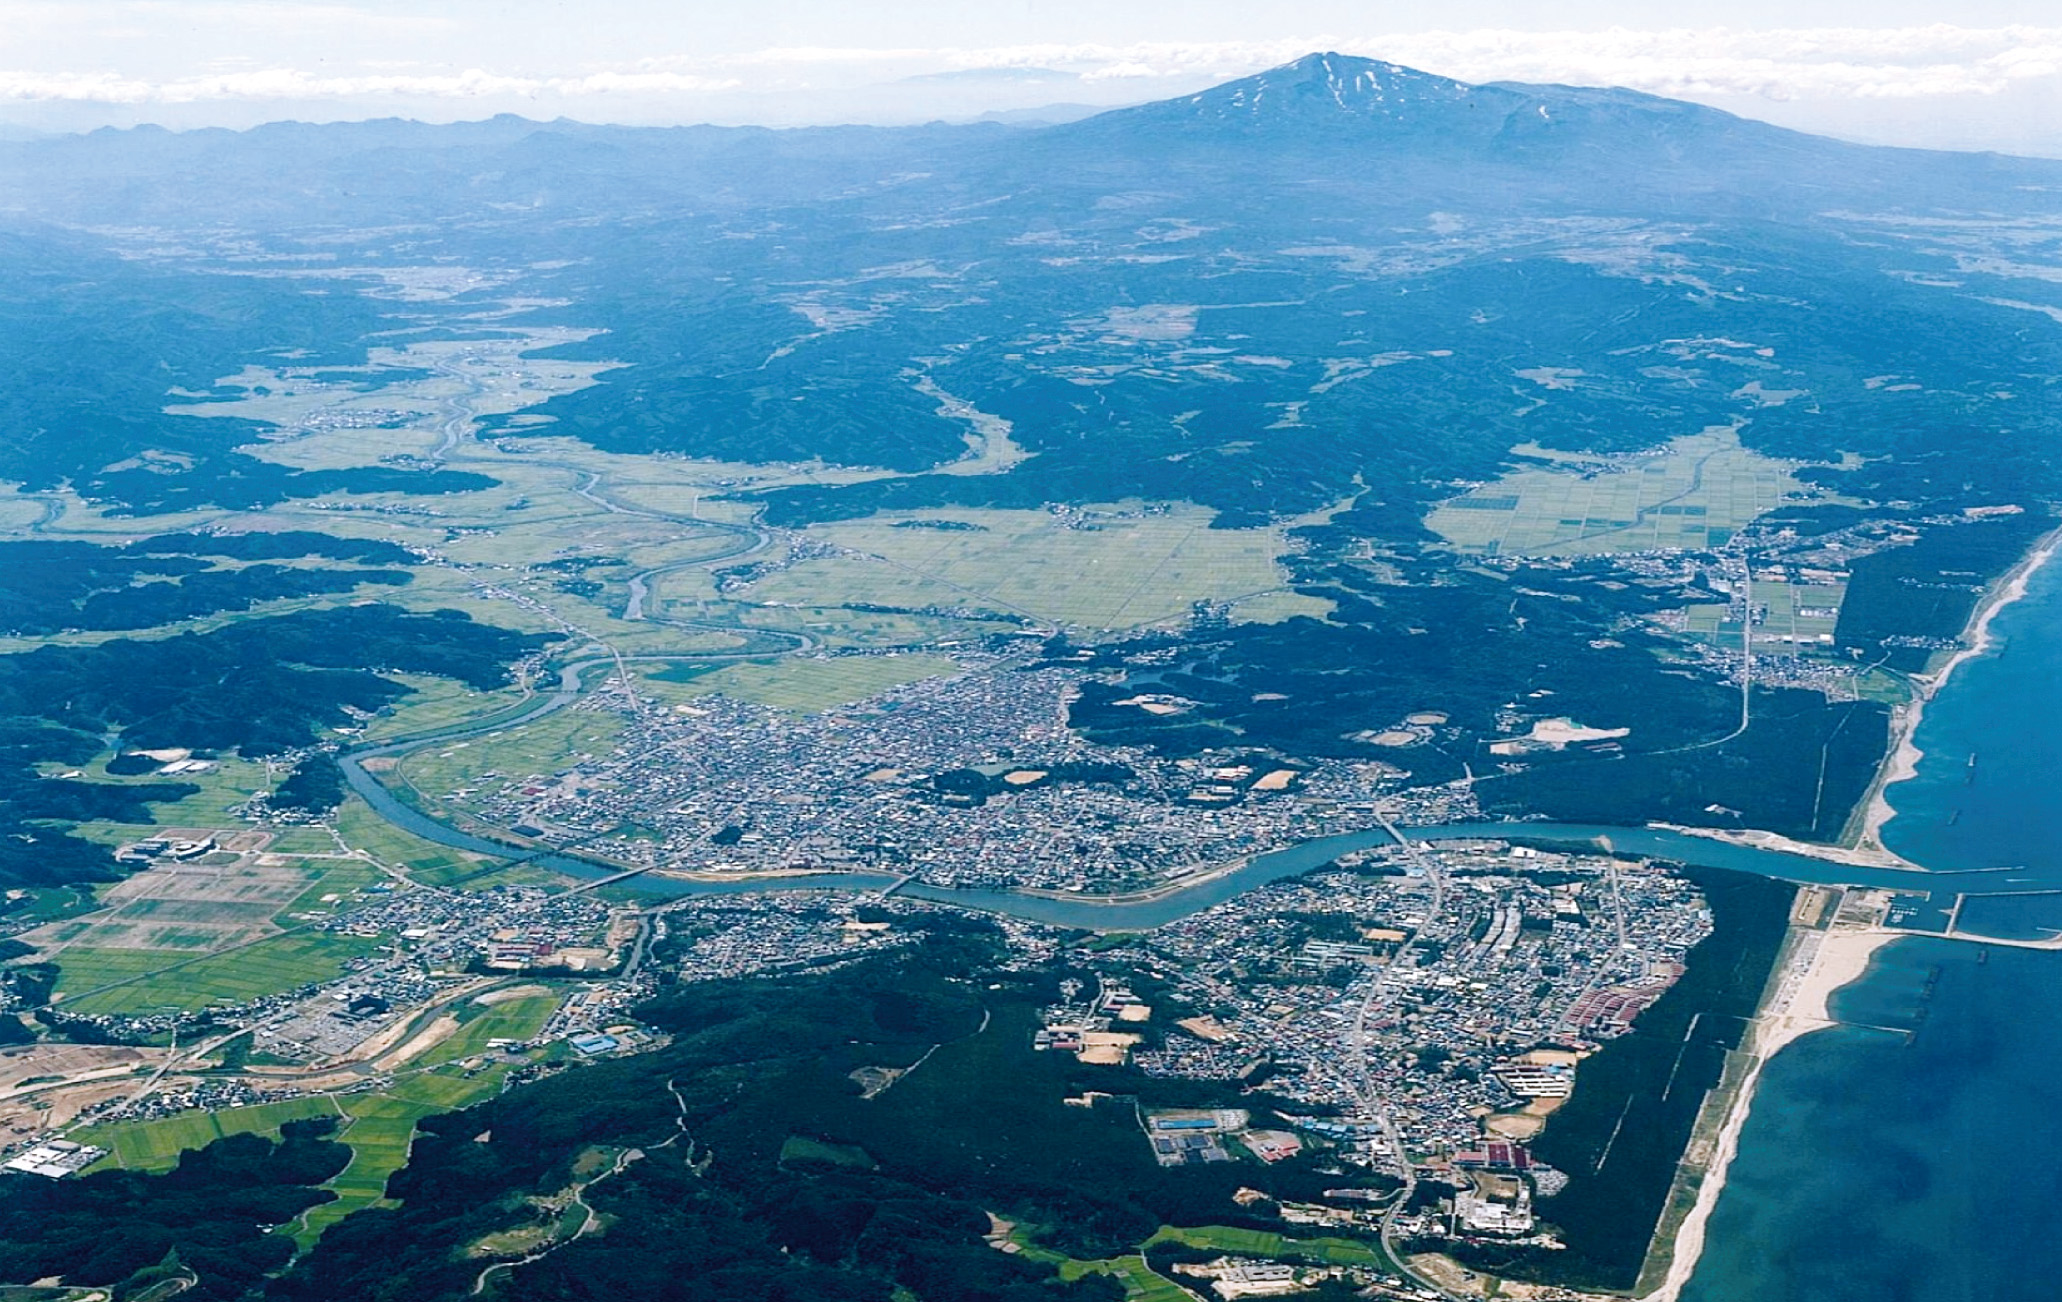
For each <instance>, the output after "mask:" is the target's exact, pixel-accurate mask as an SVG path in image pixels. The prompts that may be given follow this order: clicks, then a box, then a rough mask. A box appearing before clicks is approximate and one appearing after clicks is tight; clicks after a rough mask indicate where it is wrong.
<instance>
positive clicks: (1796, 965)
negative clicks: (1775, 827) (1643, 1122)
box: [1639, 921, 1906, 1302]
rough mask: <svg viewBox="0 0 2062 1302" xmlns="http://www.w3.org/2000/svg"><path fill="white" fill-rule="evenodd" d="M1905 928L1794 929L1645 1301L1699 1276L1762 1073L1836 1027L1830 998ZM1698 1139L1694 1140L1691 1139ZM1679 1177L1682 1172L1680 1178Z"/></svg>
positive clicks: (1673, 1292) (1660, 1301)
mask: <svg viewBox="0 0 2062 1302" xmlns="http://www.w3.org/2000/svg"><path fill="white" fill-rule="evenodd" d="M1904 934H1906V933H1901V932H1894V931H1886V930H1883V929H1882V928H1881V927H1879V926H1878V925H1876V924H1875V923H1874V922H1873V921H1872V922H1869V923H1866V924H1864V925H1861V926H1858V927H1847V928H1842V927H1840V926H1839V925H1838V923H1837V922H1836V923H1835V925H1834V927H1832V928H1830V929H1828V930H1825V931H1820V930H1817V929H1815V928H1807V927H1793V928H1792V930H1791V940H1790V943H1789V944H1788V945H1786V946H1785V950H1784V954H1783V958H1782V960H1781V961H1780V962H1779V963H1778V965H1777V967H1776V970H1775V972H1774V973H1773V974H1772V975H1771V977H1770V981H1769V987H1768V989H1767V991H1766V992H1765V993H1764V994H1763V997H1762V1007H1761V1009H1760V1010H1759V1011H1757V1012H1756V1014H1755V1018H1754V1025H1753V1027H1752V1029H1751V1030H1750V1031H1749V1032H1748V1041H1747V1044H1746V1046H1745V1047H1743V1049H1742V1050H1741V1051H1740V1052H1741V1053H1743V1054H1744V1055H1745V1057H1746V1060H1747V1061H1748V1063H1749V1065H1748V1067H1747V1069H1746V1073H1745V1075H1744V1076H1743V1077H1741V1079H1740V1081H1739V1084H1738V1086H1737V1087H1736V1089H1735V1091H1734V1094H1733V1098H1732V1101H1731V1103H1730V1105H1729V1106H1727V1107H1726V1108H1725V1119H1724V1121H1723V1122H1722V1123H1721V1124H1720V1126H1719V1129H1718V1132H1717V1134H1716V1136H1715V1137H1714V1138H1713V1140H1712V1147H1711V1154H1710V1157H1709V1158H1708V1159H1707V1160H1706V1162H1705V1164H1704V1167H1703V1170H1702V1172H1701V1173H1700V1174H1699V1175H1697V1176H1695V1177H1694V1179H1695V1180H1696V1197H1695V1201H1694V1202H1693V1203H1692V1204H1691V1206H1690V1209H1689V1212H1688V1214H1687V1215H1685V1216H1684V1218H1683V1220H1682V1223H1681V1224H1680V1225H1679V1226H1677V1227H1676V1230H1675V1233H1674V1236H1673V1240H1672V1242H1671V1243H1670V1245H1669V1255H1668V1271H1667V1274H1666V1276H1665V1277H1664V1278H1663V1279H1662V1281H1661V1283H1660V1284H1659V1286H1657V1287H1656V1288H1654V1289H1652V1290H1651V1291H1649V1292H1646V1293H1643V1294H1640V1295H1639V1297H1640V1302H1678V1299H1679V1297H1680V1296H1681V1293H1682V1290H1683V1287H1684V1286H1685V1285H1686V1284H1688V1283H1689V1282H1690V1279H1691V1277H1692V1276H1693V1275H1695V1274H1696V1270H1697V1263H1698V1261H1699V1260H1700V1259H1701V1258H1702V1256H1703V1254H1704V1238H1705V1234H1706V1232H1707V1231H1708V1229H1709V1225H1710V1220H1711V1213H1712V1211H1713V1209H1715V1208H1716V1207H1717V1206H1718V1200H1719V1195H1720V1194H1722V1193H1723V1192H1724V1191H1725V1183H1726V1175H1727V1172H1728V1171H1729V1169H1730V1168H1731V1166H1732V1162H1733V1159H1734V1158H1735V1157H1736V1156H1738V1155H1739V1151H1740V1135H1741V1133H1742V1132H1743V1131H1744V1130H1745V1129H1746V1125H1747V1118H1748V1115H1749V1114H1750V1113H1751V1112H1752V1111H1753V1107H1754V1096H1755V1093H1756V1092H1757V1090H1758V1089H1759V1087H1760V1084H1761V1075H1762V1071H1763V1069H1764V1068H1765V1067H1767V1065H1768V1063H1769V1061H1770V1060H1771V1059H1773V1058H1774V1057H1775V1056H1776V1054H1777V1053H1779V1052H1781V1051H1782V1050H1783V1049H1784V1048H1786V1047H1788V1046H1789V1045H1790V1044H1792V1043H1794V1042H1795V1041H1797V1040H1799V1039H1802V1038H1803V1037H1804V1036H1807V1035H1809V1034H1811V1033H1812V1032H1813V1031H1819V1030H1824V1029H1825V1028H1827V1027H1830V1026H1835V1025H1838V1023H1837V1022H1836V1021H1834V1020H1833V1018H1832V1013H1831V1004H1832V998H1833V995H1834V993H1835V992H1836V991H1838V990H1840V989H1842V988H1843V987H1845V986H1847V985H1850V984H1852V983H1853V982H1855V981H1857V980H1860V979H1861V977H1862V976H1863V975H1864V974H1865V973H1867V971H1868V969H1869V964H1870V962H1871V961H1872V960H1873V959H1874V957H1875V955H1876V952H1877V951H1878V950H1880V949H1882V948H1883V947H1884V946H1885V945H1888V944H1889V943H1890V942H1891V941H1893V940H1897V939H1899V938H1900V937H1901V936H1902V935H1904ZM1693 1142H1694V1141H1693ZM1678 1178H1679V1179H1681V1178H1683V1177H1678Z"/></svg>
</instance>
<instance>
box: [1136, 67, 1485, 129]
mask: <svg viewBox="0 0 2062 1302" xmlns="http://www.w3.org/2000/svg"><path fill="white" fill-rule="evenodd" d="M1480 93H1481V92H1480V89H1479V88H1478V87H1474V86H1470V85H1468V84H1467V83H1466V82H1460V81H1455V80H1453V79H1452V78H1451V77H1441V76H1437V75H1435V74H1433V73H1429V72H1420V71H1418V70H1417V69H1416V68H1406V67H1404V66H1403V65H1402V64H1399V63H1384V62H1381V61H1380V60H1376V59H1363V58H1358V57H1355V56H1353V55H1349V54H1337V53H1321V54H1306V55H1304V56H1303V57H1302V58H1300V59H1297V60H1296V61H1295V62H1293V63H1285V64H1283V65H1282V66H1281V67H1279V68H1270V69H1268V70H1267V71H1266V72H1259V73H1255V74H1253V75H1252V76H1250V77H1242V78H1240V79H1239V80H1237V81H1232V82H1226V83H1225V84H1224V85H1222V86H1216V87H1213V88H1211V89H1210V90H1206V91H1204V92H1202V93H1201V94H1198V95H1191V96H1189V97H1187V98H1186V99H1181V100H1173V101H1169V102H1170V104H1173V105H1183V106H1186V107H1188V108H1190V109H1192V110H1193V111H1194V113H1195V116H1196V117H1198V118H1202V119H1206V120H1208V119H1217V120H1226V119H1239V118H1265V117H1282V116H1287V117H1296V118H1310V117H1338V116H1346V117H1356V118H1389V119H1395V118H1402V117H1406V116H1411V115H1414V114H1415V113H1417V112H1421V111H1422V110H1424V109H1426V108H1444V107H1447V106H1450V105H1453V104H1457V103H1461V102H1464V101H1467V100H1469V99H1471V98H1474V97H1476V96H1478V95H1479V94H1480Z"/></svg>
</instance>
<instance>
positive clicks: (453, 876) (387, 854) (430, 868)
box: [336, 795, 565, 890]
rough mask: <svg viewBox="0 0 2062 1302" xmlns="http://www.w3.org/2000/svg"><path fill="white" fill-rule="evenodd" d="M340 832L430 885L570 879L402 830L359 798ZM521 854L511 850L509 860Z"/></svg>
mask: <svg viewBox="0 0 2062 1302" xmlns="http://www.w3.org/2000/svg"><path fill="white" fill-rule="evenodd" d="M336 827H337V833H338V835H339V836H341V837H342V838H343V839H344V842H345V844H347V845H349V846H350V847H351V848H352V849H354V850H359V851H363V852H364V853H365V854H367V855H369V856H371V857H372V859H373V860H374V861H375V862H377V863H379V864H383V865H385V866H386V867H389V868H393V869H396V870H398V871H401V872H404V873H406V874H407V876H408V877H409V878H410V880H413V881H417V882H420V883H422V884H423V885H425V886H439V887H457V888H462V889H465V890H486V889H487V888H489V887H492V886H512V885H537V886H555V885H563V884H564V883H565V879H564V878H562V877H560V876H559V875H558V874H557V873H554V872H552V871H550V870H549V869H546V868H539V867H537V866H535V865H534V864H528V863H517V864H510V863H508V861H507V859H506V858H503V857H500V856H495V855H486V854H475V853H473V852H471V851H469V850H454V849H452V848H450V847H449V846H442V845H438V844H437V843H436V842H434V841H425V840H423V839H422V838H420V837H417V836H414V835H411V834H410V833H408V832H404V831H402V830H401V829H400V828H398V827H396V826H394V825H393V824H392V823H389V822H388V821H387V820H385V819H384V818H381V817H380V816H379V815H378V814H375V813H374V812H372V810H371V808H370V807H368V806H367V805H366V804H365V802H364V801H363V800H361V799H359V798H358V797H357V796H355V795H354V796H350V797H347V798H346V799H345V801H344V803H343V804H342V805H341V806H339V807H338V809H337V814H336ZM516 853H517V852H515V851H510V854H509V857H510V858H513V857H515V855H516Z"/></svg>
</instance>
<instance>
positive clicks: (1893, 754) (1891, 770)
mask: <svg viewBox="0 0 2062 1302" xmlns="http://www.w3.org/2000/svg"><path fill="white" fill-rule="evenodd" d="M2058 542H2062V531H2058V532H2056V533H2051V534H2048V535H2047V536H2046V537H2044V538H2042V539H2041V541H2040V545H2039V546H2037V547H2035V548H2034V549H2033V550H2032V551H2031V552H2028V553H2027V554H2026V556H2025V557H2024V558H2023V559H2022V560H2021V561H2020V562H2019V563H2018V564H2017V565H2015V566H2013V567H2012V570H2011V572H2010V573H2008V574H2007V575H2005V577H2004V578H2003V579H2002V580H2000V581H1999V583H1998V584H1997V585H1996V586H1995V587H1993V588H1992V589H1991V591H1990V592H1989V593H1987V594H1986V595H1985V597H1984V599H1983V600H1982V601H1981V602H1980V603H1978V605H1977V607H1976V610H1975V613H1974V614H1973V615H1971V617H1970V620H1969V627H1968V628H1966V629H1965V630H1963V633H1962V649H1961V650H1960V651H1957V652H1955V654H1954V655H1953V656H1951V657H1949V658H1948V661H1947V663H1946V664H1943V665H1942V666H1941V667H1940V668H1939V669H1937V670H1935V671H1934V672H1933V673H1931V674H1929V675H1927V676H1926V677H1924V678H1923V679H1920V680H1919V690H1918V694H1917V695H1916V696H1914V697H1913V699H1912V700H1911V702H1910V703H1908V704H1906V705H1904V706H1901V707H1899V709H1898V711H1897V713H1896V714H1895V715H1893V716H1892V718H1891V722H1890V734H1891V739H1892V745H1891V751H1890V757H1889V759H1888V760H1886V761H1885V762H1884V765H1883V767H1882V769H1881V770H1880V771H1879V772H1878V773H1877V774H1876V781H1875V783H1874V785H1872V786H1871V787H1870V788H1869V794H1868V796H1867V798H1866V799H1865V800H1864V802H1863V806H1862V813H1861V821H1860V825H1859V828H1858V829H1857V831H1856V834H1855V835H1854V836H1853V838H1852V840H1853V843H1854V846H1855V848H1856V849H1858V850H1861V851H1863V852H1870V851H1873V852H1877V853H1883V854H1887V853H1888V851H1886V850H1884V848H1883V841H1882V831H1883V825H1884V824H1885V823H1888V822H1889V821H1890V820H1891V819H1892V818H1894V817H1896V816H1897V810H1896V809H1895V808H1893V807H1892V805H1891V803H1890V788H1891V787H1893V786H1895V785H1897V784H1898V783H1900V782H1903V781H1904V780H1906V779H1907V778H1910V777H1912V776H1913V775H1915V774H1916V773H1918V771H1919V760H1920V759H1921V758H1922V757H1923V756H1924V754H1925V752H1924V751H1921V750H1920V749H1919V747H1918V744H1917V742H1916V741H1915V740H1914V739H1915V738H1916V737H1917V735H1918V731H1919V722H1920V720H1922V719H1924V718H1925V717H1926V704H1927V702H1929V701H1931V700H1932V699H1933V698H1934V696H1935V695H1937V694H1938V693H1939V691H1940V689H1941V686H1942V685H1943V684H1945V683H1946V682H1947V681H1948V679H1949V678H1951V677H1952V676H1953V675H1954V672H1955V670H1957V669H1959V668H1961V667H1962V666H1963V665H1964V664H1966V663H1968V662H1969V661H1971V660H1974V659H1975V658H1976V657H1978V656H1980V655H1982V654H1984V653H1985V652H1986V651H1989V650H1990V646H1991V634H1990V625H1991V621H1992V620H1994V619H1996V618H1997V616H1998V612H1999V611H2001V610H2003V609H2004V608H2005V607H2007V606H2009V605H2011V604H2012V603H2013V602H2015V601H2017V600H2019V599H2020V598H2021V597H2024V596H2025V595H2026V585H2027V582H2028V581H2029V580H2030V579H2032V578H2033V576H2034V573H2035V572H2036V571H2037V570H2039V569H2040V567H2041V566H2043V565H2045V564H2047V563H2048V560H2049V558H2050V557H2052V556H2053V555H2054V554H2055V548H2056V546H2057V544H2058ZM1891 857H1892V858H1895V857H1896V856H1894V855H1893V856H1891Z"/></svg>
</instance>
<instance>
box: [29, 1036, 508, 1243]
mask: <svg viewBox="0 0 2062 1302" xmlns="http://www.w3.org/2000/svg"><path fill="white" fill-rule="evenodd" d="M507 1071H508V1067H507V1066H506V1065H497V1066H495V1067H492V1068H489V1069H487V1070H484V1071H479V1072H476V1073H474V1074H473V1075H471V1076H467V1075H464V1074H462V1073H460V1072H458V1071H457V1070H456V1069H454V1068H450V1067H444V1068H440V1069H436V1070H426V1071H415V1072H413V1073H411V1074H408V1075H404V1076H402V1077H401V1078H400V1079H399V1080H397V1081H395V1082H394V1083H393V1084H391V1085H389V1086H388V1087H386V1088H385V1089H382V1090H378V1091H366V1092H362V1093H354V1094H336V1095H331V1094H315V1095H309V1096H307V1097H304V1098H296V1099H284V1100H281V1101H279V1102H275V1103H260V1104H256V1105H254V1106H251V1107H243V1108H229V1109H226V1110H224V1111H221V1112H202V1111H193V1112H181V1113H177V1114H175V1115H173V1116H169V1117H158V1118H153V1119H151V1120H148V1121H116V1122H104V1123H101V1124H99V1125H95V1126H87V1127H84V1128H82V1129H79V1130H75V1131H73V1132H72V1133H71V1135H70V1137H71V1138H72V1139H75V1140H78V1141H80V1142H83V1143H89V1144H97V1145H99V1146H100V1147H102V1148H105V1149H107V1150H108V1156H107V1157H105V1158H103V1159H101V1162H100V1163H99V1165H98V1166H97V1167H96V1168H95V1169H107V1168H112V1167H123V1168H126V1169H129V1170H136V1171H169V1170H171V1169H172V1168H173V1167H174V1166H177V1165H178V1163H179V1157H180V1155H181V1154H182V1153H185V1152H188V1151H190V1150H192V1149H196V1148H203V1147H206V1146H207V1145H209V1144H211V1143H213V1142H215V1141H216V1140H217V1139H221V1138H223V1137H225V1136H228V1135H238V1134H257V1135H264V1136H266V1137H268V1138H276V1137H277V1136H278V1134H279V1128H280V1127H281V1126H283V1125H285V1124H286V1123H287V1122H289V1121H299V1120H304V1119H307V1118H311V1117H335V1118H337V1119H338V1129H337V1132H336V1135H335V1138H336V1139H337V1140H339V1141H340V1142H342V1143H343V1144H345V1145H347V1146H348V1147H349V1148H350V1149H351V1161H350V1164H349V1165H348V1166H346V1167H345V1168H344V1169H343V1170H342V1171H340V1172H338V1173H337V1175H336V1176H335V1177H333V1178H332V1179H331V1180H330V1181H329V1182H328V1183H327V1184H326V1185H324V1186H323V1187H324V1188H326V1189H329V1190H331V1191H333V1192H334V1193H335V1194H336V1195H337V1197H336V1199H335V1201H332V1202H327V1203H323V1204H321V1205H319V1206H316V1207H313V1208H310V1209H309V1211H308V1212H307V1214H306V1215H304V1216H303V1217H302V1218H301V1220H300V1222H299V1223H297V1224H295V1225H293V1226H290V1227H287V1231H286V1232H290V1233H291V1234H292V1235H293V1237H294V1238H295V1239H296V1240H298V1241H299V1242H300V1244H301V1246H302V1247H303V1248H306V1247H307V1246H309V1245H310V1244H312V1243H314V1241H315V1240H316V1239H317V1238H318V1237H320V1235H321V1234H322V1232H323V1231H324V1230H326V1229H328V1228H329V1227H330V1226H332V1225H334V1224H336V1223H337V1222H338V1221H340V1220H342V1219H344V1217H346V1216H349V1215H350V1214H351V1213H353V1212H356V1211H361V1210H363V1209H364V1208H366V1207H371V1206H374V1205H376V1204H378V1203H380V1202H382V1201H383V1200H384V1199H385V1197H386V1188H387V1179H388V1178H389V1177H390V1176H392V1175H393V1173H394V1172H396V1171H398V1170H400V1169H401V1167H402V1166H404V1165H406V1163H407V1161H408V1152H409V1148H410V1147H411V1146H412V1145H413V1143H414V1141H415V1126H416V1123H417V1122H418V1121H420V1120H421V1119H422V1118H424V1117H426V1116H429V1115H431V1114H433V1113H437V1112H448V1111H450V1110H452V1109H454V1108H462V1107H468V1106H470V1105H471V1104H474V1103H477V1102H479V1101H480V1100H482V1099H486V1098H491V1097H493V1096H494V1095H495V1094H497V1093H499V1092H500V1089H501V1081H502V1077H503V1076H505V1075H506V1074H507Z"/></svg>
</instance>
